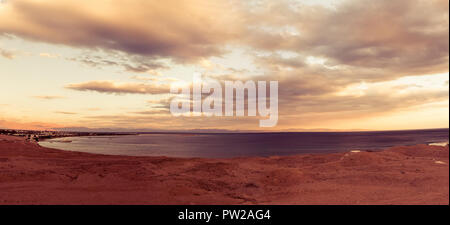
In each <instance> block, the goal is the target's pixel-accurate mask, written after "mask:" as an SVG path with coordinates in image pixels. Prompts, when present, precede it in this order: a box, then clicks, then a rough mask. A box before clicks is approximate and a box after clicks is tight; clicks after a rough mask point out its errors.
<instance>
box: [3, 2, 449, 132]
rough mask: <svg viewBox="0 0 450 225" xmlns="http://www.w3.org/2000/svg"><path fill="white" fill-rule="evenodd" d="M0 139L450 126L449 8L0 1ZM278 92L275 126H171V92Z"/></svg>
mask: <svg viewBox="0 0 450 225" xmlns="http://www.w3.org/2000/svg"><path fill="white" fill-rule="evenodd" d="M0 2H1V3H0V128H17V129H55V128H59V129H60V128H67V129H75V128H77V129H78V128H79V127H86V128H102V129H104V128H111V129H115V130H123V129H129V130H190V129H219V130H255V131H261V130H270V131H303V130H323V129H330V130H399V129H420V128H447V127H448V124H449V116H448V114H449V41H448V39H449V1H448V0H423V1H419V0H394V1H393V0H377V1H373V0H347V1H346V0H342V1H339V0H328V1H312V0H307V1H301V0H277V1H275V0H246V1H239V0H165V1H156V0H122V1H119V0H95V1H92V0H90V1H84V0H0ZM195 72H199V73H202V74H203V76H205V77H211V78H214V79H217V80H267V81H279V120H278V125H277V126H276V127H274V128H270V129H267V128H260V127H259V126H258V125H259V122H258V121H259V118H257V117H256V118H254V117H242V118H233V117H173V116H172V115H171V114H170V112H169V111H168V106H169V102H170V99H171V98H172V97H173V95H171V94H170V88H169V87H170V83H171V82H175V81H180V80H181V81H190V80H191V79H192V76H193V73H195Z"/></svg>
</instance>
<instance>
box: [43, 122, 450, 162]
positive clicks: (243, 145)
mask: <svg viewBox="0 0 450 225" xmlns="http://www.w3.org/2000/svg"><path fill="white" fill-rule="evenodd" d="M448 142H449V129H432V130H405V131H371V132H298V133H294V132H293V133H221V134H217V133H142V134H137V135H118V136H80V137H65V138H56V139H47V140H43V141H41V142H39V144H40V145H41V146H44V147H48V148H55V149H61V150H67V151H77V152H88V153H96V154H106V155H129V156H168V157H186V158H235V157H249V156H251V157H254V156H261V157H266V156H284V155H296V154H306V153H313V154H314V153H336V152H346V151H353V150H360V151H378V150H382V149H385V148H389V147H393V146H409V145H417V144H429V145H446V144H448Z"/></svg>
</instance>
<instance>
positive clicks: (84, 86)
mask: <svg viewBox="0 0 450 225" xmlns="http://www.w3.org/2000/svg"><path fill="white" fill-rule="evenodd" d="M65 88H68V89H72V90H76V91H95V92H100V93H107V94H166V93H168V92H169V91H170V86H168V85H165V84H148V83H145V84H144V83H119V82H114V81H89V82H85V83H78V84H69V85H67V86H66V87H65Z"/></svg>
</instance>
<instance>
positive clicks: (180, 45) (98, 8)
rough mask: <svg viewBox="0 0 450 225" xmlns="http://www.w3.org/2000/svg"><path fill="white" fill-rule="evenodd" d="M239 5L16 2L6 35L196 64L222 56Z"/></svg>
mask: <svg viewBox="0 0 450 225" xmlns="http://www.w3.org/2000/svg"><path fill="white" fill-rule="evenodd" d="M232 8H233V5H232V4H230V3H228V2H227V1H220V0H210V1H203V0H167V1H164V2H161V1H156V0H129V1H126V2H123V1H120V0H98V1H95V2H92V1H79V0H61V1H51V0H41V1H38V2H37V1H34V0H14V1H8V2H7V3H6V4H5V5H4V8H3V10H2V14H0V33H3V34H5V33H6V34H13V35H17V36H20V37H24V38H28V39H32V40H37V41H43V42H48V43H55V44H64V45H69V46H74V47H85V48H91V49H95V48H100V49H108V50H117V51H121V52H125V53H128V54H130V55H136V54H137V55H144V56H153V57H167V58H171V59H174V60H178V61H192V60H196V59H198V58H201V57H208V56H211V55H217V54H220V53H221V52H222V50H221V47H220V46H221V45H222V44H226V43H227V41H228V40H230V39H231V38H233V37H234V36H235V35H236V29H238V27H237V26H236V25H237V24H238V23H234V21H235V18H234V15H235V14H233V13H224V9H227V10H231V9H232Z"/></svg>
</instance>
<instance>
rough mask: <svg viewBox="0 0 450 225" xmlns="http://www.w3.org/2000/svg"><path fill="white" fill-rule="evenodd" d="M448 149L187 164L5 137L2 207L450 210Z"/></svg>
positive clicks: (0, 155) (0, 140)
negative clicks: (261, 206) (234, 206)
mask: <svg viewBox="0 0 450 225" xmlns="http://www.w3.org/2000/svg"><path fill="white" fill-rule="evenodd" d="M448 151H449V149H448V146H446V147H441V146H427V145H417V146H409V147H394V148H390V149H386V150H384V151H380V152H365V151H361V152H358V151H354V152H351V151H349V152H347V153H335V154H305V155H296V156H283V157H276V156H274V157H268V158H262V157H253V158H235V159H183V158H167V157H131V156H107V155H94V154H87V153H78V152H68V151H61V150H55V149H49V148H44V147H41V146H39V145H38V144H36V143H31V142H27V141H25V140H24V139H23V138H19V137H11V136H0V204H7V205H10V204H13V205H14V204H449V167H448V164H449V153H448Z"/></svg>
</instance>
